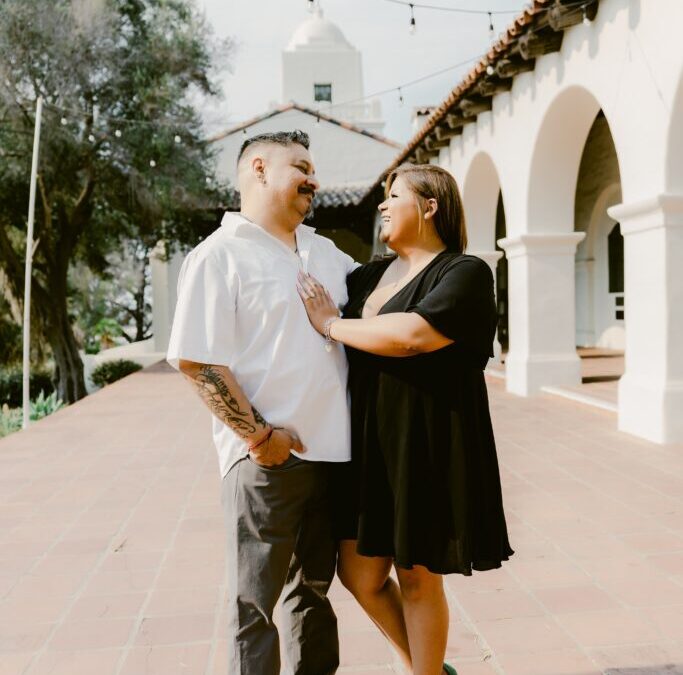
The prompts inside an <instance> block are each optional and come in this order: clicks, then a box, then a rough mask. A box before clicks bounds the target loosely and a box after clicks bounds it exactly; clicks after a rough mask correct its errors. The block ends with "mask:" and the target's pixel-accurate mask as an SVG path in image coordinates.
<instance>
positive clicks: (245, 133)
mask: <svg viewBox="0 0 683 675" xmlns="http://www.w3.org/2000/svg"><path fill="white" fill-rule="evenodd" d="M246 135H247V127H244V129H242V136H246Z"/></svg>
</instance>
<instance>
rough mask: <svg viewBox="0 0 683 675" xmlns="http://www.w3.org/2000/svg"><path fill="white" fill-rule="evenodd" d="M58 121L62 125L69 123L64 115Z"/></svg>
mask: <svg viewBox="0 0 683 675" xmlns="http://www.w3.org/2000/svg"><path fill="white" fill-rule="evenodd" d="M59 121H60V122H61V123H62V126H63V127H65V126H66V125H67V124H68V123H69V120H67V119H66V117H62V119H61V120H59Z"/></svg>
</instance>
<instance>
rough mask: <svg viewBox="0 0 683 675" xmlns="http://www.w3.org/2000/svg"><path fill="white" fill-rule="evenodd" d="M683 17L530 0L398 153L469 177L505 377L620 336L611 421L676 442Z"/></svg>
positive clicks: (571, 361) (681, 355)
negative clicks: (501, 326)
mask: <svg viewBox="0 0 683 675" xmlns="http://www.w3.org/2000/svg"><path fill="white" fill-rule="evenodd" d="M681 26H683V3H681V2H680V1H679V0H656V1H652V0H600V1H599V2H598V0H587V2H586V3H585V4H583V5H577V3H560V2H556V1H555V0H536V1H535V2H534V3H533V5H532V6H530V8H529V9H528V10H526V11H525V12H524V14H523V15H521V16H520V17H519V18H518V19H517V20H516V21H515V23H514V24H513V25H512V26H511V27H510V29H509V30H508V31H507V33H506V34H505V35H504V36H503V37H502V38H501V39H500V40H499V41H498V43H497V44H495V45H494V47H493V48H492V49H491V51H490V52H489V53H488V54H487V56H486V57H485V58H484V59H483V60H482V61H481V62H480V63H479V64H478V65H477V66H476V67H475V68H474V69H473V71H472V72H471V73H470V74H469V75H468V76H467V77H466V78H465V79H464V80H463V81H462V82H461V83H459V84H458V86H457V87H456V88H455V89H454V90H453V92H452V93H451V94H450V95H449V97H448V98H447V99H446V100H445V101H444V102H443V103H442V104H441V105H440V106H439V107H438V108H436V110H434V112H433V113H432V114H431V115H430V117H429V118H428V119H427V121H426V122H425V124H424V126H423V127H422V128H421V129H420V131H419V132H418V133H417V134H416V135H415V136H414V138H413V139H412V140H411V141H410V142H409V144H408V145H407V146H406V148H405V149H404V151H403V152H402V153H400V156H399V157H398V158H397V159H396V160H395V161H394V163H393V164H392V165H390V167H389V168H393V166H395V165H396V164H398V163H400V162H402V161H414V162H425V161H430V162H432V163H438V164H439V165H441V166H444V167H446V168H448V169H449V170H450V171H451V172H452V173H453V175H454V176H455V177H456V179H457V180H458V182H459V185H460V186H461V189H462V193H463V200H464V204H465V209H466V214H467V217H468V231H469V237H470V247H469V249H470V252H472V253H475V254H477V255H480V256H481V257H483V258H485V259H486V260H487V261H488V262H489V264H490V265H491V266H492V268H493V269H494V270H496V271H497V273H498V274H497V276H498V279H499V281H501V282H503V283H504V284H505V286H506V287H505V288H499V296H502V298H503V301H504V302H506V303H507V306H505V307H503V309H504V314H505V319H506V322H507V335H506V337H507V341H508V348H509V351H508V353H507V358H506V370H505V377H506V380H507V388H508V390H509V391H511V392H514V393H517V394H520V395H523V396H529V395H533V394H535V393H536V392H538V391H539V389H540V388H541V387H543V386H547V385H576V384H578V383H580V381H581V376H580V369H579V365H580V364H579V358H578V356H577V351H576V347H577V345H578V346H604V347H613V348H623V349H624V350H625V372H624V375H623V376H622V377H621V380H620V382H619V391H618V426H619V428H620V429H621V430H624V431H627V432H630V433H633V434H636V435H638V436H641V437H643V438H646V439H649V440H652V441H657V442H674V441H679V442H680V441H683V348H682V347H681V343H680V342H679V340H682V339H683V43H682V42H681V40H680V27H681ZM384 175H386V171H385V172H384V173H383V174H382V176H384ZM379 188H380V184H379V180H378V182H377V183H376V185H375V189H374V194H375V195H377V193H378V191H379ZM501 271H502V272H503V273H502V274H501ZM505 296H506V297H505ZM500 299H501V297H499V300H500Z"/></svg>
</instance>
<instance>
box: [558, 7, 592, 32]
mask: <svg viewBox="0 0 683 675" xmlns="http://www.w3.org/2000/svg"><path fill="white" fill-rule="evenodd" d="M584 12H585V14H584ZM597 14H598V0H592V1H591V0H588V2H586V4H584V5H579V6H577V5H576V2H575V1H574V2H571V3H570V2H569V1H568V0H563V1H561V0H556V2H555V5H554V6H553V7H551V8H550V10H549V11H548V24H549V25H550V27H551V28H552V29H553V30H555V31H559V30H566V29H567V28H571V27H572V26H576V25H577V24H579V23H581V22H582V21H583V18H584V16H585V17H586V18H587V19H588V20H589V21H593V20H594V19H595V17H596V16H597Z"/></svg>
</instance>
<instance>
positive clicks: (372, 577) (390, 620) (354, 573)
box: [337, 539, 412, 672]
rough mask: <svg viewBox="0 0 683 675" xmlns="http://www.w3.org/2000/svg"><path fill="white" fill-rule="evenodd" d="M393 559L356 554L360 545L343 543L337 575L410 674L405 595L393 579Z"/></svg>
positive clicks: (340, 546)
mask: <svg viewBox="0 0 683 675" xmlns="http://www.w3.org/2000/svg"><path fill="white" fill-rule="evenodd" d="M392 563H393V561H392V559H391V558H370V557H368V556H362V555H359V554H358V553H356V542H355V541H352V540H348V539H346V540H343V541H341V542H340V543H339V559H338V562H337V575H338V576H339V579H340V581H341V582H342V584H344V586H345V587H346V588H347V589H348V590H349V591H351V593H352V594H353V596H354V597H355V598H356V600H358V603H359V604H360V606H361V607H362V608H363V609H364V610H365V612H366V613H367V615H368V616H369V617H370V618H371V619H372V620H373V621H374V622H375V624H376V625H377V627H378V628H379V629H380V630H381V631H382V633H384V635H385V636H386V638H387V640H389V642H390V643H391V644H392V646H393V647H394V649H395V650H396V651H397V652H398V654H399V656H400V658H401V661H403V664H404V665H405V667H406V668H407V669H408V671H409V672H410V669H411V668H412V666H411V660H410V649H409V647H408V635H407V633H406V625H405V621H404V619H403V609H402V607H401V592H400V590H399V588H398V585H397V584H396V582H395V581H394V580H393V579H392V578H391V577H390V576H389V573H390V572H391V566H392Z"/></svg>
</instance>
